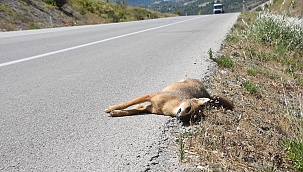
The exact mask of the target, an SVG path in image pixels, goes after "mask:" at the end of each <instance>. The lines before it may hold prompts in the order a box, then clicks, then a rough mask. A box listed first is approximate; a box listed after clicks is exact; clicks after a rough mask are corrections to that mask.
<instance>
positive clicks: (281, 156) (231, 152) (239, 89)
mask: <svg viewBox="0 0 303 172" xmlns="http://www.w3.org/2000/svg"><path fill="white" fill-rule="evenodd" d="M242 17H243V16H242ZM238 24H241V21H240V20H239V21H238ZM230 34H231V35H232V34H233V33H230ZM248 47H249V48H251V49H253V50H254V51H256V52H257V51H258V52H259V51H260V52H265V53H268V52H269V51H272V50H271V49H272V48H271V47H269V46H266V45H261V46H260V45H257V44H254V43H252V42H247V41H245V40H242V41H241V42H240V43H233V42H231V41H225V42H224V43H223V44H222V46H221V50H220V52H219V55H224V56H226V57H228V58H230V59H231V60H232V61H233V62H234V67H232V68H225V67H220V66H217V67H216V69H215V71H214V73H213V77H212V79H211V80H210V82H207V85H206V86H207V88H208V90H209V91H210V92H211V94H221V95H224V96H226V97H228V98H229V99H231V100H232V101H233V103H234V105H235V109H234V110H233V111H230V110H227V111H226V110H224V109H222V108H215V107H210V106H208V107H206V109H205V111H204V113H205V114H204V115H205V116H204V118H202V120H201V121H200V122H198V123H196V124H193V125H191V126H190V127H189V128H187V129H186V128H185V129H184V131H183V133H182V137H184V149H183V151H184V157H183V158H181V154H180V159H182V160H181V162H183V163H184V164H186V165H189V166H193V167H195V170H194V171H208V170H211V171H235V172H236V171H237V172H239V171H294V169H292V168H291V165H292V162H291V161H290V160H289V157H288V155H286V153H285V150H286V147H285V146H284V145H283V140H285V139H289V140H293V139H296V138H302V126H303V119H302V116H303V104H302V102H303V83H302V82H299V81H298V80H297V79H294V77H293V74H292V73H289V72H285V71H287V70H286V69H287V66H285V65H283V64H281V63H278V62H275V61H266V60H262V59H260V58H258V57H257V55H256V54H254V53H252V54H249V53H248V52H247V48H248ZM298 63H300V60H298ZM296 74H297V75H298V76H303V75H302V71H297V73H296ZM245 82H250V83H252V84H253V86H254V88H255V89H256V91H255V92H252V91H249V90H247V89H246V88H244V86H243V85H244V83H245ZM179 144H180V143H179ZM179 151H180V150H179Z"/></svg>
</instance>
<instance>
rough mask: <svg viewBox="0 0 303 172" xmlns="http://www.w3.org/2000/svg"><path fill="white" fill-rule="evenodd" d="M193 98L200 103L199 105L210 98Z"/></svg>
mask: <svg viewBox="0 0 303 172" xmlns="http://www.w3.org/2000/svg"><path fill="white" fill-rule="evenodd" d="M192 100H193V101H196V102H197V103H198V104H199V106H201V105H203V104H205V103H206V102H208V101H209V100H210V99H209V98H198V99H197V98H193V99H192Z"/></svg>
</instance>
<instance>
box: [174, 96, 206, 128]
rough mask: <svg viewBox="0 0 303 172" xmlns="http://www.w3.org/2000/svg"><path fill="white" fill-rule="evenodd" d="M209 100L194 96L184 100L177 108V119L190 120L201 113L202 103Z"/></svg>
mask: <svg viewBox="0 0 303 172" xmlns="http://www.w3.org/2000/svg"><path fill="white" fill-rule="evenodd" d="M209 100H210V99H209V98H192V99H190V100H187V101H184V102H182V103H181V104H180V105H179V107H178V108H177V113H176V117H177V119H179V120H182V121H183V122H188V121H189V120H190V119H191V118H192V117H194V116H195V115H199V113H200V111H201V107H202V105H203V104H205V103H206V102H208V101H209Z"/></svg>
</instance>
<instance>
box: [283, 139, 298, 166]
mask: <svg viewBox="0 0 303 172" xmlns="http://www.w3.org/2000/svg"><path fill="white" fill-rule="evenodd" d="M283 144H284V146H285V150H286V152H287V154H288V157H289V159H290V160H291V161H292V162H293V166H292V167H293V168H296V169H298V170H299V171H303V142H302V140H284V141H283Z"/></svg>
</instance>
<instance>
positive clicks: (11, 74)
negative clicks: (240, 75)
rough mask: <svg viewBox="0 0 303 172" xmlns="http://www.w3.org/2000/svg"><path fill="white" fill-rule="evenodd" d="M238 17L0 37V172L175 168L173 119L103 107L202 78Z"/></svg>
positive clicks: (170, 20) (189, 18) (188, 18)
mask: <svg viewBox="0 0 303 172" xmlns="http://www.w3.org/2000/svg"><path fill="white" fill-rule="evenodd" d="M238 15H239V14H223V15H203V16H186V17H174V18H165V19H156V20H147V21H138V22H127V23H118V24H104V25H94V26H79V27H67V28H56V29H41V30H33V31H18V32H4V33H0V136H1V137H0V171H165V170H171V171H178V168H177V166H178V155H177V150H174V149H173V148H172V147H171V145H168V142H169V141H168V140H170V138H169V137H170V136H169V134H168V133H167V131H168V130H170V129H169V126H170V127H174V126H177V124H176V121H175V120H173V119H171V118H170V117H164V116H158V115H140V116H130V117H122V118H112V117H109V116H108V114H106V113H104V112H103V110H104V109H105V108H106V107H107V106H109V105H112V104H116V103H121V102H124V101H127V100H130V99H132V98H135V97H137V96H139V95H142V94H146V93H152V92H155V91H159V90H161V89H162V88H163V87H165V86H166V85H168V84H171V83H173V82H176V81H178V80H181V79H183V78H186V77H192V78H198V79H201V78H203V77H205V76H206V75H208V74H209V68H210V67H211V66H212V65H213V63H212V62H211V61H209V60H207V59H208V54H207V51H208V50H209V49H210V48H212V49H213V50H214V51H217V50H219V47H220V44H221V42H222V40H224V37H225V36H226V34H227V33H228V31H229V29H230V28H231V27H232V25H233V24H234V23H235V21H236V19H237V17H238ZM172 125H173V126H172Z"/></svg>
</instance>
